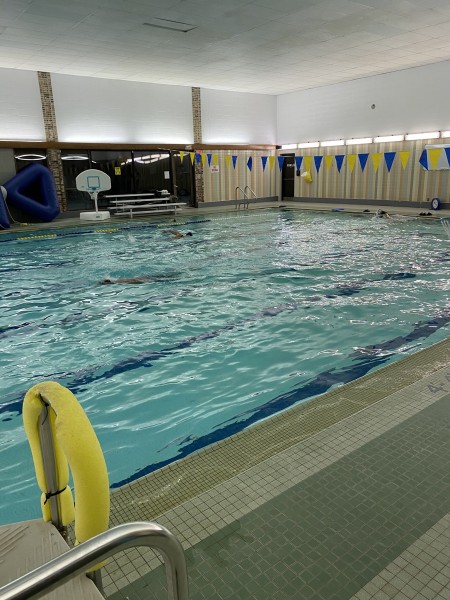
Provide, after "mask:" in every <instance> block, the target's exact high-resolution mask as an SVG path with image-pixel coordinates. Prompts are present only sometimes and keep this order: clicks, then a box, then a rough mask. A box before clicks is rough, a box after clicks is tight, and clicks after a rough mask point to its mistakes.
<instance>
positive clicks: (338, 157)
mask: <svg viewBox="0 0 450 600" xmlns="http://www.w3.org/2000/svg"><path fill="white" fill-rule="evenodd" d="M334 158H335V159H336V166H337V170H338V171H339V173H340V172H341V169H342V163H343V162H344V158H345V154H336V156H335V157H334Z"/></svg>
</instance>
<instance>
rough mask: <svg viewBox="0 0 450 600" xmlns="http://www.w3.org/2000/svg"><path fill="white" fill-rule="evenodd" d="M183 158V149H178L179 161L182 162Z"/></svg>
mask: <svg viewBox="0 0 450 600" xmlns="http://www.w3.org/2000/svg"><path fill="white" fill-rule="evenodd" d="M183 158H184V152H183V150H180V160H181V162H183Z"/></svg>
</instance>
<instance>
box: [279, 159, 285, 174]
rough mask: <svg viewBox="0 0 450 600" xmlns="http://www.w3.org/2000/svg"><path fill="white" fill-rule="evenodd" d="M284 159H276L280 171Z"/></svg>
mask: <svg viewBox="0 0 450 600" xmlns="http://www.w3.org/2000/svg"><path fill="white" fill-rule="evenodd" d="M284 158H285V157H284V156H279V157H278V167H279V169H280V171H281V169H282V168H283V163H284Z"/></svg>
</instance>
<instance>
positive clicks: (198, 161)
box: [195, 152, 202, 165]
mask: <svg viewBox="0 0 450 600" xmlns="http://www.w3.org/2000/svg"><path fill="white" fill-rule="evenodd" d="M195 160H196V161H197V164H198V165H199V164H200V163H201V162H202V155H201V154H200V153H199V152H196V153H195Z"/></svg>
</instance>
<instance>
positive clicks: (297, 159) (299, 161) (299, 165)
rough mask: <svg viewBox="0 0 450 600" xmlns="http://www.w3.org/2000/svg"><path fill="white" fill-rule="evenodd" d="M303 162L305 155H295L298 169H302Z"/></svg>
mask: <svg viewBox="0 0 450 600" xmlns="http://www.w3.org/2000/svg"><path fill="white" fill-rule="evenodd" d="M302 162H303V156H296V157H295V168H296V169H297V171H300V168H301V166H302Z"/></svg>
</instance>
